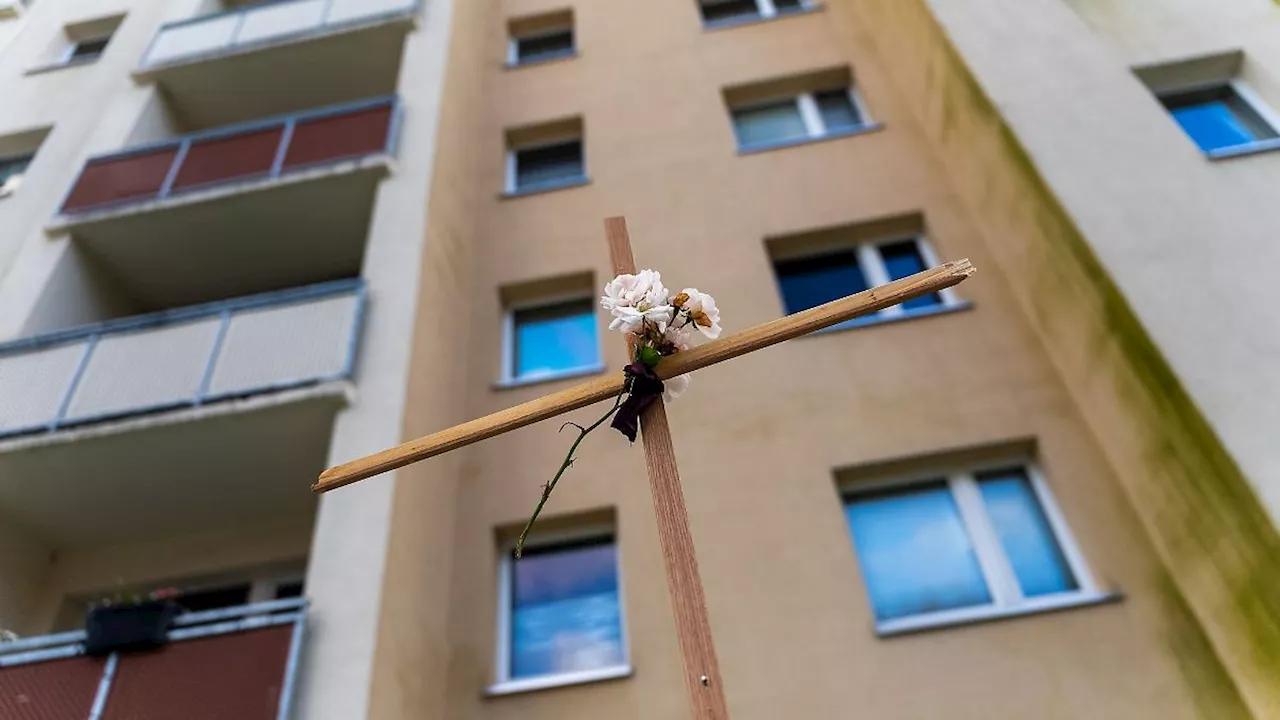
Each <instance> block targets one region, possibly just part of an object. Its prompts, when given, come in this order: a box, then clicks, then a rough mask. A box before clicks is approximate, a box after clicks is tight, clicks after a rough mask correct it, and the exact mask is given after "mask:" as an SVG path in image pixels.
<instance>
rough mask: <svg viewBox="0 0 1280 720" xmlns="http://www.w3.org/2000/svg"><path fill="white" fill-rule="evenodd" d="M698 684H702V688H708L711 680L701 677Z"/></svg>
mask: <svg viewBox="0 0 1280 720" xmlns="http://www.w3.org/2000/svg"><path fill="white" fill-rule="evenodd" d="M698 682H700V683H702V686H703V687H708V686H710V685H711V678H709V677H707V676H706V675H703V676H702V677H700V678H698Z"/></svg>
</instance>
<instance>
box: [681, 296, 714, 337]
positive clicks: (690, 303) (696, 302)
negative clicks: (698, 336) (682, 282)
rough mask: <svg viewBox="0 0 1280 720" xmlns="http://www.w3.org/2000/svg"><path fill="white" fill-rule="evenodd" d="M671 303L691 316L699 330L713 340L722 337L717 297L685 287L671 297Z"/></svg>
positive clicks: (690, 318) (691, 320)
mask: <svg viewBox="0 0 1280 720" xmlns="http://www.w3.org/2000/svg"><path fill="white" fill-rule="evenodd" d="M671 304H672V305H674V306H676V308H678V309H679V310H680V312H681V313H682V314H686V315H688V316H689V320H690V322H692V323H693V325H694V327H696V328H698V332H700V333H702V334H703V335H706V336H707V337H709V338H711V339H712V340H715V339H716V338H718V337H720V310H719V309H718V308H716V299H715V298H713V297H711V296H710V295H708V294H706V293H704V292H698V289H697V288H685V289H684V290H682V291H681V292H680V294H678V295H676V296H675V297H673V298H671Z"/></svg>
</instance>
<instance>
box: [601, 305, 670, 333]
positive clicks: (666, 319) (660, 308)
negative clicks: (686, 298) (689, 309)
mask: <svg viewBox="0 0 1280 720" xmlns="http://www.w3.org/2000/svg"><path fill="white" fill-rule="evenodd" d="M610 312H611V313H612V314H613V322H611V323H609V329H610V330H622V331H623V332H629V333H640V332H641V330H643V329H644V323H645V321H646V320H647V321H649V322H651V323H653V324H654V325H657V326H658V332H666V330H667V327H668V326H669V325H670V324H671V319H672V318H673V317H675V312H676V309H675V308H673V307H671V306H670V305H652V306H649V307H648V308H647V309H644V310H639V309H637V308H634V307H629V306H626V305H619V306H618V307H615V308H613V309H612V310H610Z"/></svg>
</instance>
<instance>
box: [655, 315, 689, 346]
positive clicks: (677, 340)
mask: <svg viewBox="0 0 1280 720" xmlns="http://www.w3.org/2000/svg"><path fill="white" fill-rule="evenodd" d="M662 339H663V340H666V341H667V342H669V343H671V344H672V345H674V346H675V348H676V350H677V351H683V350H688V349H689V348H690V347H691V346H692V345H693V343H692V342H691V341H692V340H693V329H692V328H689V327H682V326H677V325H676V323H675V321H674V320H673V321H672V323H671V324H670V325H668V326H667V330H666V332H665V333H663V336H662Z"/></svg>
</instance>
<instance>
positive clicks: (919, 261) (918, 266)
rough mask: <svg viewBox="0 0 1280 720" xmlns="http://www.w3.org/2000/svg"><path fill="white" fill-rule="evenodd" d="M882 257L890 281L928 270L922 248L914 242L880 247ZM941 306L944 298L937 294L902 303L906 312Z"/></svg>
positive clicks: (909, 241)
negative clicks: (921, 253)
mask: <svg viewBox="0 0 1280 720" xmlns="http://www.w3.org/2000/svg"><path fill="white" fill-rule="evenodd" d="M880 257H882V258H884V265H885V269H886V270H888V272H889V279H890V280H901V279H902V278H904V277H908V276H911V275H915V274H916V273H918V272H921V271H923V270H925V269H926V268H925V266H924V258H923V257H921V256H920V248H918V247H917V246H916V244H915V242H914V241H912V240H908V241H906V242H900V243H894V244H892V245H882V246H880ZM941 304H942V298H941V297H939V296H938V294H937V293H932V294H929V295H921V296H920V297H918V298H912V299H910V300H908V301H906V302H904V303H902V307H903V308H904V309H906V310H914V309H916V308H923V307H930V306H933V305H941Z"/></svg>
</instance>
